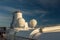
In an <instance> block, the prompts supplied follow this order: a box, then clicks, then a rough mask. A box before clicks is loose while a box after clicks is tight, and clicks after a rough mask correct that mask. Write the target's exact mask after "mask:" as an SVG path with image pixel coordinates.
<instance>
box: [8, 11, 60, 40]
mask: <svg viewBox="0 0 60 40" xmlns="http://www.w3.org/2000/svg"><path fill="white" fill-rule="evenodd" d="M14 20H15V21H14V26H15V25H16V26H15V27H14V28H13V29H12V30H10V31H9V34H8V35H9V36H8V37H9V38H10V39H11V40H15V39H16V38H17V37H18V38H17V39H16V40H18V39H19V40H29V39H30V38H31V39H35V40H40V35H41V34H42V33H49V32H60V26H55V27H53V26H52V27H45V28H43V29H42V28H35V27H36V25H37V23H38V22H37V20H35V19H32V20H31V21H30V22H26V20H25V19H24V18H23V16H22V12H20V11H17V12H16V13H15V19H14ZM28 23H30V26H31V27H30V26H29V25H28ZM56 30H57V31H56Z"/></svg>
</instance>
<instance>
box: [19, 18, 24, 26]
mask: <svg viewBox="0 0 60 40" xmlns="http://www.w3.org/2000/svg"><path fill="white" fill-rule="evenodd" d="M18 21H19V26H20V27H23V26H25V19H24V18H19V20H18Z"/></svg>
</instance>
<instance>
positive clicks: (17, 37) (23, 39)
mask: <svg viewBox="0 0 60 40" xmlns="http://www.w3.org/2000/svg"><path fill="white" fill-rule="evenodd" d="M14 40H36V39H33V38H26V37H21V36H15V38H14Z"/></svg>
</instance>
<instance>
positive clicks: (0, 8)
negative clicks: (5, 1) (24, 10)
mask: <svg viewBox="0 0 60 40" xmlns="http://www.w3.org/2000/svg"><path fill="white" fill-rule="evenodd" d="M0 10H4V11H8V12H14V11H16V10H19V9H16V8H13V7H8V6H0Z"/></svg>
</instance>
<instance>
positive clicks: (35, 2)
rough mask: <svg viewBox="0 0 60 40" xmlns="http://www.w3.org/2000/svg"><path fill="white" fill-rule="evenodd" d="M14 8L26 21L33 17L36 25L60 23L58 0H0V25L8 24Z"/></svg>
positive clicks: (59, 2)
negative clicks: (19, 11)
mask: <svg viewBox="0 0 60 40" xmlns="http://www.w3.org/2000/svg"><path fill="white" fill-rule="evenodd" d="M16 10H21V11H22V13H23V17H24V19H26V21H28V22H29V21H30V20H31V19H33V18H35V19H36V20H37V21H38V25H44V26H45V25H56V24H60V0H0V26H10V23H11V19H12V12H14V11H16Z"/></svg>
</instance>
